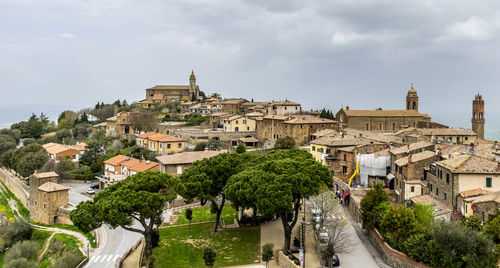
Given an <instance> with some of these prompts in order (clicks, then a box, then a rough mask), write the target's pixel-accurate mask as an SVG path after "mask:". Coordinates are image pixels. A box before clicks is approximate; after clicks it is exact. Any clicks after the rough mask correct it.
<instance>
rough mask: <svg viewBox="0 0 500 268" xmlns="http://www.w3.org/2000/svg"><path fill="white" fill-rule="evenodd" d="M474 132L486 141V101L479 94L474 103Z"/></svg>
mask: <svg viewBox="0 0 500 268" xmlns="http://www.w3.org/2000/svg"><path fill="white" fill-rule="evenodd" d="M471 122H472V131H474V132H476V134H477V137H478V138H480V139H483V140H484V122H485V119H484V100H483V96H481V95H480V94H479V93H478V94H477V95H476V97H475V98H474V100H473V101H472V120H471Z"/></svg>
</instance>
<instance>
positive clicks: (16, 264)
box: [4, 258, 36, 268]
mask: <svg viewBox="0 0 500 268" xmlns="http://www.w3.org/2000/svg"><path fill="white" fill-rule="evenodd" d="M4 267H9V268H35V267H36V264H34V263H30V262H29V261H28V260H27V259H25V258H20V259H15V260H10V261H5V264H4Z"/></svg>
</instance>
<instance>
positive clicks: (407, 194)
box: [404, 182, 422, 200]
mask: <svg viewBox="0 0 500 268" xmlns="http://www.w3.org/2000/svg"><path fill="white" fill-rule="evenodd" d="M412 186H413V187H415V188H414V191H413V192H412V191H411V187H412ZM404 194H405V200H409V199H410V198H412V197H415V196H420V195H422V185H421V184H420V183H406V182H405V193H404Z"/></svg>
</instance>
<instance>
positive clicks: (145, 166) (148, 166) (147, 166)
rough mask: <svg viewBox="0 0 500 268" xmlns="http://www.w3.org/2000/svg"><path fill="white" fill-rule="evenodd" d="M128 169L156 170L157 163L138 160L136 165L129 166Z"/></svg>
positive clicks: (139, 170) (138, 170)
mask: <svg viewBox="0 0 500 268" xmlns="http://www.w3.org/2000/svg"><path fill="white" fill-rule="evenodd" d="M130 170H133V171H136V172H144V171H148V170H158V163H156V162H151V161H145V160H142V161H139V163H138V164H137V165H134V166H132V167H130Z"/></svg>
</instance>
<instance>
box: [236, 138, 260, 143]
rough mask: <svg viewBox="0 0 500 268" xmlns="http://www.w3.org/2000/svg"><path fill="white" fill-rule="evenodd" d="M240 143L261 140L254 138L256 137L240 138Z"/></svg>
mask: <svg viewBox="0 0 500 268" xmlns="http://www.w3.org/2000/svg"><path fill="white" fill-rule="evenodd" d="M240 141H242V142H259V140H258V139H256V138H254V137H249V138H240Z"/></svg>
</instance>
